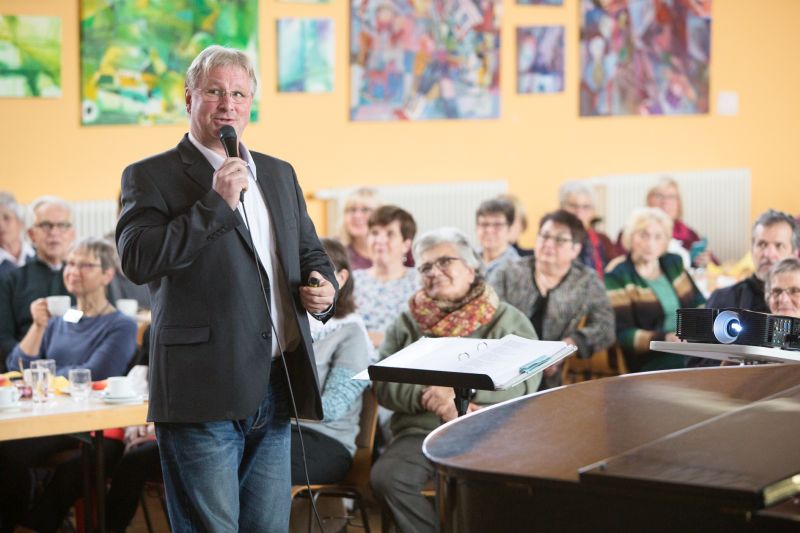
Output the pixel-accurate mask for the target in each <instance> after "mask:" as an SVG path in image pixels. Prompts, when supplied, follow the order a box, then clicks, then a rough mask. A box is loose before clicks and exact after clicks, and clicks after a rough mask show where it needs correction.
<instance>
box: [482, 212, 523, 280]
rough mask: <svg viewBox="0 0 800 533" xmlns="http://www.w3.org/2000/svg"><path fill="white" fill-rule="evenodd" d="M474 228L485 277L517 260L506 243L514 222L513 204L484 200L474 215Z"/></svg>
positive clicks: (517, 256)
mask: <svg viewBox="0 0 800 533" xmlns="http://www.w3.org/2000/svg"><path fill="white" fill-rule="evenodd" d="M475 219H476V221H475V227H476V233H477V234H478V243H479V244H480V250H479V255H480V256H481V259H483V264H484V265H486V276H487V277H488V276H489V274H491V273H492V272H494V271H495V270H497V269H498V268H499V267H500V266H501V265H504V264H506V263H508V262H509V261H513V260H515V259H519V253H517V251H516V250H515V249H514V247H513V246H511V245H510V244H509V242H508V232H509V228H510V227H511V224H512V223H513V222H514V204H512V203H511V202H509V201H508V200H498V199H492V200H486V201H485V202H483V203H481V205H480V206H479V207H478V211H477V213H476V214H475Z"/></svg>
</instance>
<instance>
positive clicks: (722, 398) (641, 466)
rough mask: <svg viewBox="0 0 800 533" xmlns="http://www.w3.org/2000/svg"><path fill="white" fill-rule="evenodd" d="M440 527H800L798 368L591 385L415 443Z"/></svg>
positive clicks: (700, 372) (480, 416)
mask: <svg viewBox="0 0 800 533" xmlns="http://www.w3.org/2000/svg"><path fill="white" fill-rule="evenodd" d="M423 452H424V453H425V455H426V456H427V457H428V458H429V459H430V460H431V461H432V462H433V463H434V464H435V465H436V469H437V487H438V495H439V496H438V501H437V506H438V512H439V514H440V518H441V520H442V523H443V530H445V531H458V532H465V533H470V532H489V531H502V532H517V531H559V532H583V531H587V532H588V531H592V532H597V531H670V532H684V531H698V532H699V531H702V532H709V531H724V532H737V531H748V532H749V531H800V500H798V499H796V498H793V496H794V495H795V494H796V493H797V492H798V490H800V364H797V365H796V364H785V365H762V366H742V367H718V368H704V369H687V370H676V371H666V372H653V373H644V374H629V375H624V376H619V377H614V378H607V379H602V380H597V381H588V382H584V383H579V384H576V385H571V386H569V387H562V388H559V389H555V390H551V391H547V392H545V393H540V394H536V395H533V396H528V397H525V398H519V399H516V400H511V401H509V402H505V403H503V404H499V405H496V406H493V407H490V408H487V409H484V410H481V411H477V412H475V413H473V414H471V415H468V416H466V417H463V418H461V419H459V420H456V421H454V422H451V423H450V424H446V425H444V426H442V427H440V428H438V429H437V430H436V431H434V432H433V433H431V435H429V437H428V438H427V439H426V441H425V444H424V446H423Z"/></svg>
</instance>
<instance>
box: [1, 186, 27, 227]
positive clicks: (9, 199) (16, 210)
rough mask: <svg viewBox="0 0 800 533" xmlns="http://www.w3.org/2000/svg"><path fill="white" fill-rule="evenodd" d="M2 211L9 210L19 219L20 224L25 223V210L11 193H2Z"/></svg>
mask: <svg viewBox="0 0 800 533" xmlns="http://www.w3.org/2000/svg"><path fill="white" fill-rule="evenodd" d="M0 209H8V210H9V211H11V212H12V213H13V214H14V216H15V217H17V220H19V221H20V222H24V221H25V210H24V209H23V208H22V206H21V205H19V204H18V203H17V199H16V198H14V195H13V194H11V193H10V192H5V191H2V192H0Z"/></svg>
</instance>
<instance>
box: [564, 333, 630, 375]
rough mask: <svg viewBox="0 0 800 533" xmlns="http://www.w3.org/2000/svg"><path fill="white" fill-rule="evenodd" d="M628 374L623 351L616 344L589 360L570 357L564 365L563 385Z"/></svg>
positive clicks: (594, 354) (593, 355)
mask: <svg viewBox="0 0 800 533" xmlns="http://www.w3.org/2000/svg"><path fill="white" fill-rule="evenodd" d="M627 373H628V367H627V366H626V365H625V357H623V355H622V349H621V348H620V347H619V345H618V344H616V343H615V344H613V345H611V346H609V347H608V349H606V350H600V351H598V352H595V353H593V354H592V356H591V357H589V358H588V359H581V358H579V357H577V356H576V355H573V356H571V357H569V358H568V359H567V360H566V363H565V364H564V368H563V370H562V374H561V377H562V381H563V383H564V384H565V385H567V384H570V383H580V382H581V381H588V380H590V379H600V378H605V377H610V376H619V375H621V374H627Z"/></svg>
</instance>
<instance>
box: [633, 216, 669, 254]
mask: <svg viewBox="0 0 800 533" xmlns="http://www.w3.org/2000/svg"><path fill="white" fill-rule="evenodd" d="M650 222H656V223H658V224H659V225H660V226H661V228H662V229H663V230H664V236H665V237H666V239H665V240H664V250H665V251H666V248H667V246H669V241H670V239H671V238H672V219H670V218H669V215H667V214H666V213H665V212H664V211H662V210H661V209H659V208H657V207H637V208H636V209H634V210H633V211H631V214H630V216H629V217H628V220H627V221H626V222H625V227H624V228H623V229H622V246H623V247H625V249H626V250H628V251H630V250H631V240H632V239H633V234H634V233H636V232H637V231H639V230H641V229H642V228H644V227H645V226H646V225H647V224H648V223H650Z"/></svg>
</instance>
